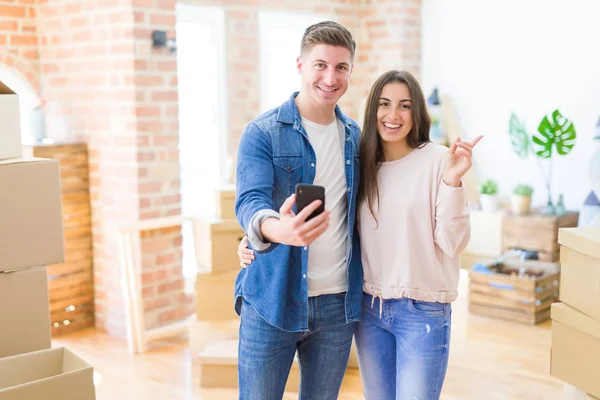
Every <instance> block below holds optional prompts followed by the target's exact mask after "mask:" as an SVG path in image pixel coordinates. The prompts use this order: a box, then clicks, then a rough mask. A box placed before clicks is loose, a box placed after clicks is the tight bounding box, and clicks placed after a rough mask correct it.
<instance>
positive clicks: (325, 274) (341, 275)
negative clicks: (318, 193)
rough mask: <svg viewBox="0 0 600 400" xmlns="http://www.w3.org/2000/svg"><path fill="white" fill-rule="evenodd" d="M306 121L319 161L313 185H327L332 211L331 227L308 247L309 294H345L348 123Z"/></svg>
mask: <svg viewBox="0 0 600 400" xmlns="http://www.w3.org/2000/svg"><path fill="white" fill-rule="evenodd" d="M302 124H303V126H304V129H305V130H306V133H307V134H308V138H309V141H310V144H311V146H312V148H313V150H314V151H315V156H316V160H317V162H316V165H315V168H316V173H315V179H314V182H313V184H315V185H320V186H323V187H324V188H325V209H327V210H330V211H331V224H330V225H329V228H327V230H326V231H325V232H324V233H323V234H322V235H321V236H319V237H318V238H317V239H316V240H315V241H314V242H313V243H312V244H311V245H310V247H309V249H308V295H309V296H319V295H322V294H332V293H341V292H344V291H346V290H347V288H348V282H347V240H348V220H347V213H348V204H347V203H348V202H347V199H346V175H345V172H344V157H343V136H344V126H343V124H342V123H341V122H340V121H339V120H337V119H336V120H335V121H334V122H332V123H331V124H329V125H319V124H315V123H314V122H312V121H309V120H307V119H304V118H303V119H302Z"/></svg>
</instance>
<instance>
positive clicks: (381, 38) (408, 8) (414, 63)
mask: <svg viewBox="0 0 600 400" xmlns="http://www.w3.org/2000/svg"><path fill="white" fill-rule="evenodd" d="M356 18H357V19H358V20H359V21H360V26H361V30H360V36H359V42H360V47H361V51H360V53H359V56H358V59H357V64H358V65H359V66H360V68H359V71H360V73H359V79H360V83H359V85H357V86H358V87H359V91H358V93H356V96H357V97H359V98H362V99H364V98H366V96H367V94H368V91H369V89H370V87H371V85H372V84H373V82H375V80H376V79H377V77H379V75H381V74H382V73H383V72H385V71H388V70H391V69H397V70H408V71H409V72H411V73H412V74H414V75H415V76H416V77H417V79H419V74H420V69H421V1H420V0H402V1H398V0H366V1H364V2H363V4H362V5H361V6H360V7H359V8H358V9H357V10H356ZM361 106H362V104H361ZM360 118H361V119H362V116H360Z"/></svg>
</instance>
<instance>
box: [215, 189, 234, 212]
mask: <svg viewBox="0 0 600 400" xmlns="http://www.w3.org/2000/svg"><path fill="white" fill-rule="evenodd" d="M217 216H218V217H219V219H222V220H225V219H235V185H229V186H226V187H223V188H222V189H221V190H219V191H218V192H217Z"/></svg>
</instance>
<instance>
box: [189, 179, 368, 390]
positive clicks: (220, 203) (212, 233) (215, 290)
mask: <svg viewBox="0 0 600 400" xmlns="http://www.w3.org/2000/svg"><path fill="white" fill-rule="evenodd" d="M234 203H235V188H234V187H228V188H226V189H224V190H221V191H220V192H219V193H218V194H217V209H218V218H217V219H216V220H214V221H206V220H201V219H196V220H194V232H195V241H196V258H197V260H198V267H199V273H198V275H197V277H196V314H195V315H193V316H192V317H191V318H190V321H189V324H190V325H189V328H190V330H189V340H190V350H191V353H192V358H193V359H194V361H195V363H196V364H197V365H198V367H199V369H200V371H199V374H198V377H199V384H200V386H201V387H205V388H237V384H238V376H237V362H238V351H237V347H238V329H239V323H240V319H239V317H238V315H237V314H236V313H235V311H234V297H233V294H234V285H235V279H236V277H237V275H238V273H239V271H240V261H239V258H238V255H237V249H238V245H239V242H240V240H241V239H242V238H243V237H244V235H245V233H244V231H243V230H242V228H241V227H240V225H239V224H238V222H237V220H236V218H235V212H234ZM348 367H349V368H358V359H357V356H356V348H355V347H354V346H353V349H352V352H351V355H350V360H349V362H348ZM299 382H300V372H299V368H298V362H297V360H294V363H293V365H292V369H291V372H290V375H289V378H288V381H287V385H286V390H288V391H294V392H295V391H297V390H298V385H299Z"/></svg>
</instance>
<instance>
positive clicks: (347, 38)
mask: <svg viewBox="0 0 600 400" xmlns="http://www.w3.org/2000/svg"><path fill="white" fill-rule="evenodd" d="M317 44H327V45H330V46H341V47H345V48H347V49H348V50H350V54H351V55H352V59H354V52H355V50H356V43H355V42H354V39H352V34H351V33H350V31H349V30H348V29H346V28H344V27H343V26H342V25H340V24H338V23H337V22H333V21H323V22H319V23H316V24H314V25H311V26H309V27H308V28H307V29H306V31H304V35H303V36H302V45H301V47H300V54H303V53H304V52H305V51H306V50H310V49H312V48H313V47H314V46H315V45H317Z"/></svg>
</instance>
